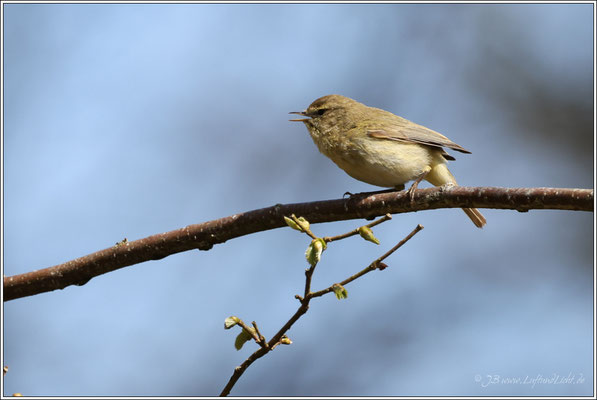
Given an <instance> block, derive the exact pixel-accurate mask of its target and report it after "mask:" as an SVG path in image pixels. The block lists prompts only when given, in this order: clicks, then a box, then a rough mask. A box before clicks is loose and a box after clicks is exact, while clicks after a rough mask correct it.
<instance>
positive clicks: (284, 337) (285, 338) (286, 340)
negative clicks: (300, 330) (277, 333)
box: [280, 335, 292, 345]
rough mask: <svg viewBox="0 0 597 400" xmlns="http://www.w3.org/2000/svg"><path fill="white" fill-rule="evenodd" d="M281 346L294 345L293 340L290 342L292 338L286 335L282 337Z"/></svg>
mask: <svg viewBox="0 0 597 400" xmlns="http://www.w3.org/2000/svg"><path fill="white" fill-rule="evenodd" d="M280 344H287V345H288V344H292V340H290V338H289V337H288V336H286V335H284V336H282V338H281V339H280Z"/></svg>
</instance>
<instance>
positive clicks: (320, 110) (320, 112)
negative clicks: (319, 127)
mask: <svg viewBox="0 0 597 400" xmlns="http://www.w3.org/2000/svg"><path fill="white" fill-rule="evenodd" d="M326 111H327V109H325V108H320V109H319V110H317V115H323V114H324V113H325V112H326Z"/></svg>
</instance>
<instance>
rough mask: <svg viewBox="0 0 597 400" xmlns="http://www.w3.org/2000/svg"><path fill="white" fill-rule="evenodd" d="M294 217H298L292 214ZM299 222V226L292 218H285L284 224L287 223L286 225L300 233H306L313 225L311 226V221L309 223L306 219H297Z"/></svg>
mask: <svg viewBox="0 0 597 400" xmlns="http://www.w3.org/2000/svg"><path fill="white" fill-rule="evenodd" d="M292 217H295V218H296V216H295V215H294V214H292ZM297 220H298V224H297V223H296V222H294V220H293V219H292V218H288V217H287V216H284V222H286V225H288V226H289V227H291V228H292V229H296V230H297V231H299V232H305V231H307V229H309V227H310V226H311V224H309V221H307V220H306V219H305V218H304V217H299V218H297Z"/></svg>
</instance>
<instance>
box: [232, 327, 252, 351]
mask: <svg viewBox="0 0 597 400" xmlns="http://www.w3.org/2000/svg"><path fill="white" fill-rule="evenodd" d="M249 329H251V330H252V331H254V329H253V328H249ZM251 339H253V336H252V335H251V333H249V332H247V331H246V330H244V329H243V330H242V331H241V332H240V333H239V334H238V336H237V337H236V340H235V341H234V347H235V348H236V350H240V349H242V348H243V345H244V344H245V343H247V342H248V341H249V340H251Z"/></svg>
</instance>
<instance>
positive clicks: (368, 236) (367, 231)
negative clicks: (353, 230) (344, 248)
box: [359, 226, 379, 244]
mask: <svg viewBox="0 0 597 400" xmlns="http://www.w3.org/2000/svg"><path fill="white" fill-rule="evenodd" d="M359 235H361V237H362V238H363V239H365V240H368V241H370V242H373V243H375V244H379V240H377V238H376V237H375V236H373V231H372V230H371V228H369V227H368V226H361V227H360V228H359Z"/></svg>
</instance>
